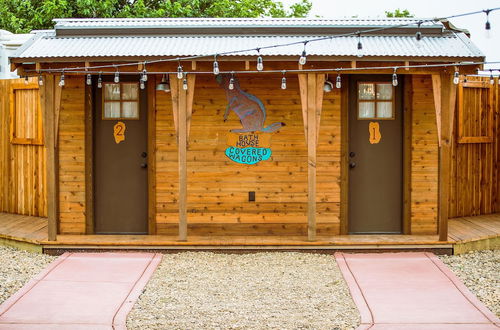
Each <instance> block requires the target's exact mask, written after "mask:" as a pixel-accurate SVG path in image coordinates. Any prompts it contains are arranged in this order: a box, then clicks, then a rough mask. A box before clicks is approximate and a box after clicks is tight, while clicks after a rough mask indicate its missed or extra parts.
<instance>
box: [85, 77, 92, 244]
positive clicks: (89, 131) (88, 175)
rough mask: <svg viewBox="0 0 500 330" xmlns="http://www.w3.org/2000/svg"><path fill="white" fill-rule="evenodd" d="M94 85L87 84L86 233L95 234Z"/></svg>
mask: <svg viewBox="0 0 500 330" xmlns="http://www.w3.org/2000/svg"><path fill="white" fill-rule="evenodd" d="M93 101H94V100H93V97H92V86H88V85H85V233H86V234H87V235H91V234H94V171H93V168H94V115H93V112H94V107H93Z"/></svg>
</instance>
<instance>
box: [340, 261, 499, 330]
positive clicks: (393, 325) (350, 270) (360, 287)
mask: <svg viewBox="0 0 500 330" xmlns="http://www.w3.org/2000/svg"><path fill="white" fill-rule="evenodd" d="M335 258H336V260H337V263H338V265H339V267H340V269H341V271H342V274H343V275H344V278H345V280H346V282H347V284H348V286H349V290H350V291H351V294H352V296H353V299H354V302H355V303H356V305H357V306H358V309H359V311H360V313H361V325H360V327H359V328H358V329H371V330H378V329H425V330H427V329H436V330H438V329H439V330H445V329H497V330H498V327H497V326H498V325H500V320H499V319H498V318H497V317H496V316H495V315H494V314H493V313H491V312H490V311H489V310H488V309H487V308H486V307H485V306H484V305H483V304H482V303H481V302H480V301H479V300H478V299H477V298H476V297H475V296H474V295H473V294H472V293H471V292H470V291H469V290H468V289H467V288H466V287H465V285H464V284H462V282H461V281H460V280H459V279H458V278H457V277H456V276H455V275H454V274H453V273H452V272H451V271H450V270H449V269H448V268H447V267H446V266H445V265H444V264H443V263H442V262H441V260H439V259H438V258H437V257H436V256H435V255H434V254H432V253H421V252H410V253H382V254H375V253H373V254H348V253H336V254H335Z"/></svg>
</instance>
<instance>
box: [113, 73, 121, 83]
mask: <svg viewBox="0 0 500 330" xmlns="http://www.w3.org/2000/svg"><path fill="white" fill-rule="evenodd" d="M114 82H115V84H118V83H119V82H120V73H119V72H118V70H116V72H115V79H114Z"/></svg>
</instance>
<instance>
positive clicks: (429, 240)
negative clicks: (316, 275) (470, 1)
mask: <svg viewBox="0 0 500 330" xmlns="http://www.w3.org/2000/svg"><path fill="white" fill-rule="evenodd" d="M499 237H500V213H498V214H491V215H486V216H477V217H465V218H456V219H451V220H450V221H449V235H448V241H446V242H440V241H438V236H437V235H418V236H417V235H415V236H412V235H344V236H328V237H325V236H318V239H317V241H315V242H309V241H307V238H306V237H303V236H210V237H206V236H203V237H200V236H188V241H187V242H180V241H178V240H177V237H175V236H163V235H58V236H57V241H48V239H47V220H46V219H45V218H38V217H29V216H22V215H14V214H7V213H0V239H3V240H14V241H19V242H26V243H32V244H37V245H42V246H44V247H46V248H56V247H60V248H63V247H68V248H69V247H82V248H90V247H93V248H94V247H103V248H109V247H116V248H128V247H130V248H133V247H136V248H147V247H150V248H160V247H165V248H177V249H184V248H194V249H196V248H201V247H206V248H224V247H225V248H237V247H241V248H252V249H253V248H259V247H264V248H271V247H277V248H284V247H289V248H304V249H314V248H319V249H327V248H332V249H335V248H340V247H344V248H379V249H383V248H394V247H398V246H399V247H400V248H417V247H423V246H428V247H429V248H451V247H452V246H455V245H459V244H460V245H462V250H464V249H467V248H466V247H465V245H466V244H473V243H475V242H476V243H477V242H482V241H487V242H488V244H490V243H491V244H493V245H492V246H491V247H493V246H495V244H498V241H499ZM488 244H487V246H486V247H484V244H483V248H489V247H490V245H488ZM469 248H470V247H469Z"/></svg>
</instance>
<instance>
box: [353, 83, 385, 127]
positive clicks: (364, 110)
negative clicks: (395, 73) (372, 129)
mask: <svg viewBox="0 0 500 330" xmlns="http://www.w3.org/2000/svg"><path fill="white" fill-rule="evenodd" d="M358 119H377V120H387V119H394V87H393V86H392V84H391V83H386V82H359V83H358Z"/></svg>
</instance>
